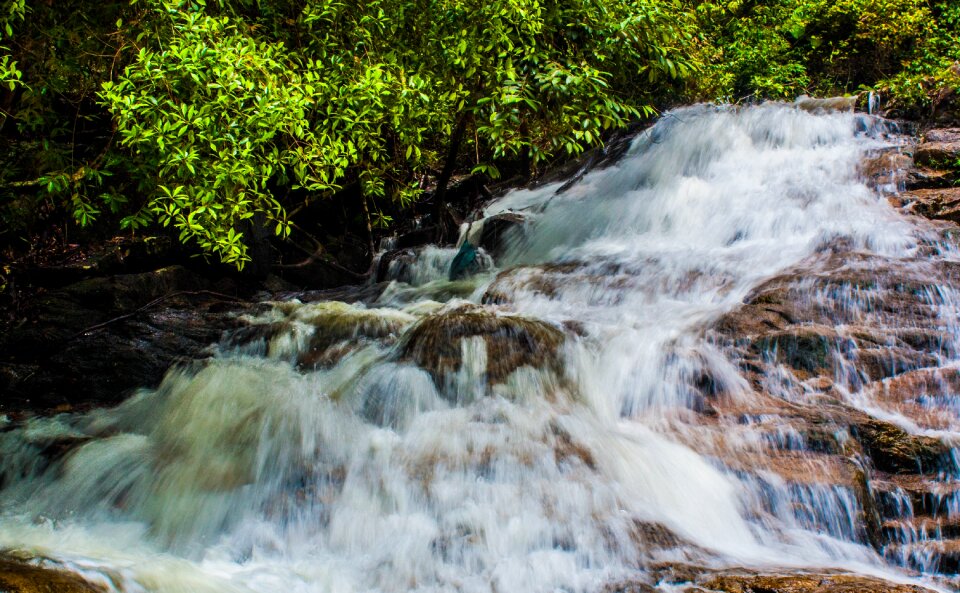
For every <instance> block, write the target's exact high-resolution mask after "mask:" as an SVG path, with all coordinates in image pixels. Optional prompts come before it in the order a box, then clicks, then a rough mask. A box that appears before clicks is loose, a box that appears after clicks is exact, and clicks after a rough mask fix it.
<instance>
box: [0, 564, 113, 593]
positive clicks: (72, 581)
mask: <svg viewBox="0 0 960 593" xmlns="http://www.w3.org/2000/svg"><path fill="white" fill-rule="evenodd" d="M0 591H3V593H104V590H103V589H102V588H100V587H95V586H93V585H91V584H90V583H88V582H87V581H85V580H83V579H82V578H80V577H78V576H77V575H75V574H72V573H69V572H67V571H65V570H55V569H51V568H43V567H41V566H36V565H33V564H27V563H26V562H20V561H17V560H15V559H11V558H0Z"/></svg>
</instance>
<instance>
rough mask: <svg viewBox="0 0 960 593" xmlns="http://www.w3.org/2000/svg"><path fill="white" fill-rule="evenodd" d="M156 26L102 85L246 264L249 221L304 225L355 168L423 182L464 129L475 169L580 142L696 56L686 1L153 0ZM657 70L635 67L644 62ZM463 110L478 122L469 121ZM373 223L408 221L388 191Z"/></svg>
mask: <svg viewBox="0 0 960 593" xmlns="http://www.w3.org/2000/svg"><path fill="white" fill-rule="evenodd" d="M139 5H140V6H142V7H144V8H145V10H146V13H145V15H144V19H143V20H144V22H148V23H149V24H148V25H147V26H146V27H145V28H144V30H143V32H141V33H140V35H139V37H140V38H141V39H142V40H143V44H142V45H141V46H140V49H139V50H138V52H137V53H136V54H135V56H134V57H133V59H132V61H131V62H130V63H129V65H128V66H127V67H126V68H125V70H124V73H123V74H122V75H121V76H118V77H117V78H116V79H115V80H113V81H108V82H105V83H104V84H103V89H102V92H101V93H100V98H101V100H102V102H103V103H104V104H105V105H106V106H107V107H108V108H109V110H110V112H111V113H112V115H113V118H114V120H115V121H116V124H117V133H118V138H119V142H120V144H121V145H122V146H123V147H124V148H125V149H127V150H128V151H129V152H128V155H129V158H130V160H131V162H132V163H133V167H132V170H133V171H135V173H136V175H135V176H136V177H137V178H138V180H139V185H140V187H142V188H144V190H145V191H146V193H147V200H146V202H145V204H144V206H143V208H141V209H140V210H138V211H137V212H136V213H135V214H132V215H131V216H128V217H127V218H125V219H124V221H123V223H122V224H124V225H126V226H131V227H132V226H138V225H142V224H145V223H147V222H149V220H150V219H151V218H155V219H156V220H157V221H159V222H160V223H161V224H163V225H173V226H175V227H176V228H177V229H179V230H180V237H181V239H182V240H192V241H195V242H196V243H197V244H198V245H199V246H200V247H201V248H202V249H203V250H204V251H205V252H207V253H211V254H215V255H217V256H219V257H220V258H221V259H223V260H224V261H227V262H232V263H236V264H238V265H241V266H242V265H243V262H244V261H245V260H246V259H247V254H246V250H245V246H244V244H243V233H242V232H241V231H240V229H241V228H242V226H241V224H240V223H241V222H242V221H244V220H247V219H249V218H251V217H252V216H253V215H254V214H255V213H263V214H265V215H266V217H267V219H269V220H270V221H272V222H273V223H275V225H276V226H275V229H276V231H277V233H278V234H286V233H288V232H289V229H290V226H289V214H288V212H290V211H291V210H292V211H296V209H297V208H298V206H299V204H297V203H290V202H285V200H284V196H285V194H287V193H288V192H289V191H291V190H305V191H306V195H307V196H308V197H307V200H310V199H315V198H317V197H324V196H330V195H332V194H334V193H335V192H336V191H337V190H339V189H340V188H342V187H344V186H345V185H346V184H352V183H356V184H358V185H359V187H360V188H361V193H362V195H363V196H364V199H369V200H371V201H372V202H373V203H374V204H376V200H378V199H387V200H392V201H394V202H396V203H398V204H399V205H401V206H405V205H409V204H410V203H411V202H412V201H413V200H415V199H416V197H417V195H418V194H419V191H420V190H419V189H418V187H417V185H416V183H415V180H417V179H418V178H420V177H422V176H423V175H424V174H427V173H429V172H430V171H436V170H438V169H439V168H441V167H442V166H443V163H442V162H441V158H440V155H442V154H445V153H446V152H447V149H448V147H449V144H450V143H451V142H452V143H454V144H455V146H454V147H453V149H454V150H456V149H457V148H458V147H457V146H456V143H457V142H458V141H459V138H460V137H461V136H462V137H466V138H468V139H470V140H471V141H472V142H473V143H474V146H473V149H472V150H470V151H469V152H470V153H471V154H473V155H475V161H474V163H473V166H474V168H475V171H479V172H486V173H488V174H491V175H495V174H496V172H497V165H496V163H497V162H498V161H502V160H503V159H514V158H526V159H528V161H529V162H530V163H531V165H533V166H536V165H537V163H539V162H541V161H543V160H545V159H548V158H550V157H552V156H554V155H556V154H567V155H572V154H577V153H579V152H581V151H583V150H584V148H586V147H588V146H591V145H598V144H600V143H601V142H602V140H601V138H602V131H603V130H606V129H609V128H611V127H618V126H623V125H625V124H626V123H627V122H629V121H630V120H632V119H635V118H637V117H641V116H645V115H650V114H651V113H653V107H652V106H651V102H652V100H653V99H654V98H655V97H657V96H658V91H661V92H662V89H663V87H664V86H665V85H666V84H668V81H671V80H676V79H681V78H683V77H685V76H687V75H688V74H689V73H690V71H691V68H692V66H691V61H690V59H689V57H688V54H689V51H688V49H689V45H690V35H689V34H688V33H686V32H685V31H684V30H683V29H682V28H680V27H677V26H676V23H678V22H680V20H682V14H683V13H682V11H681V10H680V7H679V6H678V5H673V4H669V3H653V2H648V1H639V0H593V1H590V2H583V1H574V0H561V1H555V2H542V1H541V0H495V1H488V0H470V1H462V0H456V1H454V0H439V1H427V0H372V1H369V2H363V3H353V2H340V1H337V0H312V1H309V2H303V3H300V2H297V3H294V2H289V3H286V2H282V1H277V2H271V3H265V2H263V3H253V2H246V1H243V0H237V1H234V2H230V1H227V0H220V1H218V2H216V4H213V3H210V4H208V3H206V2H204V1H202V0H193V1H175V0H144V1H141V2H139ZM638 79H640V80H643V84H638V83H637V80H638ZM458 126H459V127H463V128H468V129H467V132H466V133H464V134H460V135H458V134H456V133H455V130H456V129H457V128H458ZM373 212H375V215H374V217H373V220H372V221H371V224H372V226H375V227H384V226H386V225H388V224H389V223H390V221H391V219H390V217H389V216H386V215H384V214H383V213H382V212H381V211H380V209H379V208H377V207H374V208H373Z"/></svg>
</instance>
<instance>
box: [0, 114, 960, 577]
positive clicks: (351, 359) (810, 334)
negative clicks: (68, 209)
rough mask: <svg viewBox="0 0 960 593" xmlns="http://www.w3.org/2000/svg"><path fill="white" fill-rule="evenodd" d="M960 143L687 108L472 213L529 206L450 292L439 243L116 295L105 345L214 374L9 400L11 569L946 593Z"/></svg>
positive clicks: (951, 544) (161, 282) (835, 119)
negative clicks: (294, 271)
mask: <svg viewBox="0 0 960 593" xmlns="http://www.w3.org/2000/svg"><path fill="white" fill-rule="evenodd" d="M957 138H960V134H958V132H957V131H956V130H939V131H929V132H927V133H926V135H925V136H924V138H923V140H922V141H921V143H920V144H915V143H914V142H913V140H912V139H911V138H909V137H906V136H904V135H902V134H901V133H900V132H899V130H898V129H897V127H896V126H895V125H894V124H892V123H891V122H887V121H884V120H882V119H879V118H876V117H870V116H865V115H860V114H851V113H829V114H817V113H807V112H803V111H799V110H796V109H793V108H791V107H790V106H782V105H765V106H759V107H751V108H743V109H734V108H713V107H706V106H698V107H690V108H684V109H680V110H677V111H675V112H673V113H671V114H670V116H669V117H665V118H663V120H662V121H660V122H659V123H658V124H657V125H656V126H654V127H653V128H651V129H650V130H647V131H645V132H643V133H641V134H640V135H639V136H637V137H636V138H635V139H634V140H633V142H632V144H631V145H630V146H629V148H628V149H626V150H625V154H624V155H623V156H622V158H621V159H620V160H619V161H617V162H614V163H609V162H608V163H605V167H604V168H602V169H596V170H593V171H589V172H586V173H585V174H584V173H583V172H580V173H579V175H580V176H579V177H578V178H577V179H578V180H577V181H575V182H574V183H565V184H561V183H555V184H549V185H544V186H541V187H536V188H531V189H524V190H517V191H513V192H510V193H508V194H506V195H505V196H502V197H501V198H499V199H497V200H496V201H494V202H493V203H491V204H488V205H487V207H486V208H485V210H484V211H483V212H481V213H478V215H477V216H478V219H480V218H483V219H485V220H509V221H510V224H509V225H501V226H499V227H498V228H497V233H496V234H497V236H496V241H495V247H494V246H493V245H494V243H493V242H489V241H488V242H486V243H485V242H484V241H482V240H480V239H478V240H477V242H476V244H477V247H478V248H479V250H478V252H477V259H476V261H477V262H479V263H478V265H477V266H476V267H475V269H473V270H472V272H474V273H473V274H468V275H465V277H458V279H457V280H454V281H451V280H449V279H448V270H449V268H450V263H451V261H452V260H453V258H454V257H455V256H456V254H457V249H455V248H452V247H449V248H448V247H437V246H427V247H422V248H416V249H414V248H407V249H405V250H404V251H403V252H402V253H400V254H393V255H391V256H389V257H387V258H386V259H385V260H384V262H383V265H381V266H379V267H378V272H377V278H376V282H375V283H371V284H370V285H368V286H365V287H357V288H353V289H344V290H341V291H336V292H329V291H328V292H319V293H297V294H288V293H277V294H274V295H272V296H269V297H267V298H265V299H264V300H263V302H261V303H258V304H249V303H234V302H232V301H218V302H217V303H216V304H215V305H210V306H207V305H203V306H198V305H196V304H195V303H194V302H193V301H191V300H190V299H192V298H195V297H196V296H197V294H198V293H199V292H201V291H203V290H209V291H210V292H214V291H213V290H212V287H206V286H203V285H202V284H199V283H202V280H200V279H196V278H194V277H192V276H191V275H190V274H189V273H187V272H185V271H183V270H179V269H172V270H166V271H163V272H160V273H159V275H158V276H155V275H153V273H147V275H145V276H138V277H136V278H132V277H131V278H124V279H122V280H118V281H117V287H118V289H117V293H116V295H115V296H114V297H109V298H115V299H119V300H117V303H119V305H118V306H120V307H122V308H123V310H124V311H126V312H131V313H134V315H131V316H130V317H129V318H124V319H122V320H121V321H118V322H116V323H115V324H112V325H111V326H110V327H109V328H105V331H104V333H105V334H107V335H113V334H111V332H114V333H117V334H123V337H124V340H135V339H136V338H135V337H133V336H136V335H137V330H136V327H137V326H136V325H135V324H141V327H143V326H145V327H146V328H148V329H147V334H148V336H150V339H149V340H147V341H146V342H142V344H146V346H145V347H147V348H154V347H155V346H150V345H149V344H150V343H151V341H152V343H156V342H158V341H159V342H163V341H164V340H165V339H166V338H164V336H168V335H171V332H169V331H168V329H166V328H168V327H171V326H169V324H168V325H165V324H166V323H167V321H170V320H172V321H171V323H173V325H174V326H176V327H179V328H186V329H189V330H190V331H187V332H183V333H184V334H185V339H186V340H187V341H186V342H183V346H184V351H183V354H184V355H185V357H186V358H190V359H196V358H198V357H199V359H197V360H191V361H189V362H185V363H184V364H181V365H179V366H178V367H176V368H174V369H172V370H170V371H169V372H168V373H167V374H166V375H165V376H164V377H163V378H162V380H160V378H159V373H157V372H156V369H154V368H153V367H154V366H157V365H154V364H153V363H151V364H150V365H146V366H145V367H144V369H145V370H144V371H143V374H141V375H138V376H137V377H138V379H137V380H138V381H140V382H142V383H145V384H146V385H144V388H143V389H141V390H139V391H137V392H135V393H134V395H133V396H132V397H130V398H128V399H126V400H125V401H123V402H118V400H117V399H112V400H111V399H110V398H109V397H107V396H108V395H109V394H101V392H100V391H89V393H95V394H100V395H94V396H92V397H94V398H95V399H96V400H97V401H98V402H104V403H110V404H111V405H112V404H114V403H118V405H116V406H115V407H113V408H107V407H96V408H93V409H89V410H80V409H78V410H66V409H63V410H59V411H58V410H53V411H52V412H51V413H48V414H44V415H40V416H34V417H27V416H23V417H20V416H15V415H12V414H11V415H10V417H9V418H8V419H7V420H6V423H5V424H4V425H3V427H2V431H0V450H3V451H4V456H5V463H4V466H3V468H2V470H0V504H2V505H3V514H2V515H0V549H3V550H6V551H7V556H4V557H2V559H0V588H2V587H6V588H7V589H8V590H11V591H16V592H17V593H20V592H24V593H26V592H33V591H52V590H65V591H83V592H86V591H103V592H106V591H122V592H125V593H132V592H138V593H139V592H141V591H148V592H151V593H153V592H157V593H166V592H171V593H172V592H178V591H191V592H193V591H197V592H201V593H202V592H206V591H210V592H213V591H216V592H218V593H220V592H228V593H229V592H238V593H239V592H242V593H253V592H256V593H268V592H269V593H272V592H277V591H296V592H305V593H315V592H316V593H321V592H327V591H330V592H333V591H358V592H359V591H384V592H406V591H461V592H467V593H473V592H484V593H486V592H489V591H523V592H532V593H537V592H541V591H542V592H548V591H549V592H552V591H569V592H577V593H579V592H583V593H651V592H654V591H661V592H664V593H677V592H683V593H705V592H707V593H709V592H715V593H719V592H723V593H748V592H750V593H852V592H854V591H875V592H881V593H921V592H926V591H954V590H957V588H958V587H960V577H958V571H960V466H958V461H960V460H958V456H957V447H958V446H960V248H958V241H957V237H958V235H957V231H958V227H957V224H956V223H957V222H958V220H957V218H956V217H955V215H954V213H953V210H954V209H955V208H956V207H957V206H956V205H955V204H954V201H955V200H954V198H953V197H952V195H953V194H952V192H953V188H954V185H953V184H954V182H955V181H956V179H955V177H954V175H955V173H954V172H953V171H952V170H951V169H947V168H944V167H943V165H944V163H945V159H947V160H949V159H950V158H953V157H954V156H956V155H957V153H956V151H955V150H954V145H955V144H956V143H957V142H956V139H957ZM951 151H953V152H951ZM491 228H493V227H491ZM471 244H473V243H471ZM488 251H489V252H488ZM144 287H145V288H144ZM141 289H142V290H141ZM165 290H172V291H174V292H179V293H182V294H180V297H181V299H182V300H174V301H173V302H171V303H169V304H170V305H171V306H170V307H169V308H167V309H160V310H157V311H140V307H142V305H143V304H144V302H149V301H151V299H156V298H158V297H159V296H161V295H160V294H157V293H158V291H159V292H160V293H162V292H163V291H165ZM98 291H99V292H98ZM91 294H92V295H99V296H90V295H91ZM108 294H111V293H109V291H107V292H104V287H103V286H101V285H100V284H97V283H96V282H94V283H93V284H90V283H89V282H88V284H86V285H81V286H74V287H65V288H64V289H62V290H60V291H57V292H55V293H54V294H53V295H51V296H50V299H51V301H50V302H51V307H60V309H69V308H70V307H69V306H65V305H64V303H65V302H70V299H80V300H82V301H83V303H84V304H83V306H84V307H85V308H84V311H88V312H93V313H89V314H83V315H81V317H91V316H92V315H93V314H94V313H95V314H96V316H97V317H96V319H93V318H90V319H86V320H83V321H81V320H77V319H70V320H67V323H68V324H72V325H69V327H68V329H65V330H59V331H60V334H56V331H54V330H56V327H57V325H56V323H54V322H52V321H51V322H50V323H49V326H48V327H47V331H49V332H52V333H53V334H56V335H61V334H66V333H67V332H68V331H69V333H71V334H72V333H76V332H78V331H80V330H82V329H84V328H85V327H88V325H89V324H91V323H93V322H97V321H98V320H100V319H101V318H104V319H106V318H108V317H109V313H107V312H106V310H105V307H104V299H106V298H108V297H107V296H105V295H108ZM218 294H220V293H218ZM85 295H86V296H85ZM138 295H139V296H138ZM221 296H222V294H221ZM141 301H144V302H141ZM138 311H140V312H139V313H138ZM160 311H168V312H169V311H177V312H179V313H177V314H176V315H170V314H168V317H164V314H161V313H160ZM51 319H53V318H51ZM48 321H49V320H48ZM172 333H177V332H172ZM18 339H20V340H22V343H23V344H26V346H30V344H31V342H30V336H29V335H22V336H19V338H18ZM43 339H44V337H43V335H40V336H39V337H37V338H35V341H36V342H37V343H39V342H40V341H42V340H43ZM206 342H213V345H212V346H207V347H206V349H204V346H203V344H205V343H206ZM125 343H130V342H129V341H122V340H120V341H116V344H125ZM179 344H181V343H180V342H176V343H171V344H168V346H169V348H168V350H171V351H173V350H176V349H177V348H179ZM26 346H25V347H26ZM34 346H36V344H34ZM77 352H78V351H76V350H70V351H65V352H63V353H60V354H57V355H56V356H59V357H60V359H62V360H64V362H71V358H70V356H71V354H76V353H77ZM165 356H168V354H164V355H163V356H158V357H156V360H169V359H168V358H164V357H165ZM151 360H154V359H151ZM157 364H159V363H157ZM151 365H152V366H151ZM76 366H77V367H80V368H83V365H80V364H76ZM25 368H26V367H16V368H15V370H17V372H21V370H23V369H25ZM90 368H95V365H94V367H90ZM27 370H29V369H27ZM151 373H152V374H151ZM31 380H33V381H35V379H31ZM117 381H119V379H117ZM17 384H18V385H20V386H21V388H23V389H26V387H24V386H26V385H30V383H29V382H23V381H21V382H19V383H17ZM76 385H77V386H78V388H80V389H89V388H88V387H85V386H89V385H91V383H90V382H87V383H84V382H78V383H76ZM121 385H124V386H126V385H127V383H123V382H122V381H119V382H118V383H116V384H115V385H114V387H117V388H118V389H119V388H120V387H121ZM63 393H66V391H64V392H63ZM116 395H117V396H119V395H120V394H119V393H118V394H116ZM63 397H67V396H66V395H64V396H63ZM41 407H42V406H41ZM57 587H60V588H59V589H58V588H57ZM64 587H66V588H64Z"/></svg>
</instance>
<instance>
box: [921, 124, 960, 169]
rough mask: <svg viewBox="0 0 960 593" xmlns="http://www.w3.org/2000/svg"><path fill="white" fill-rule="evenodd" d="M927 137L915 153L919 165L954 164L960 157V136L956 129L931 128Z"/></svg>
mask: <svg viewBox="0 0 960 593" xmlns="http://www.w3.org/2000/svg"><path fill="white" fill-rule="evenodd" d="M926 138H927V141H926V142H924V143H923V144H920V145H919V146H917V149H916V150H915V151H914V153H913V160H914V161H915V162H916V163H917V164H918V165H929V166H934V167H935V166H937V165H952V164H954V163H955V162H956V161H957V159H960V136H958V135H957V134H956V132H955V131H954V130H931V131H929V132H927V134H926Z"/></svg>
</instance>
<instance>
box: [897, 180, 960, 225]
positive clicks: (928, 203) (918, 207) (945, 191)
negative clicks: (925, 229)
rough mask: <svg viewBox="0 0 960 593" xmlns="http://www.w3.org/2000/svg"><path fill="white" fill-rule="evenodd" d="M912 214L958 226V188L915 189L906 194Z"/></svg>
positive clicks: (959, 214) (959, 220)
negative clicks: (911, 207)
mask: <svg viewBox="0 0 960 593" xmlns="http://www.w3.org/2000/svg"><path fill="white" fill-rule="evenodd" d="M905 197H906V198H907V199H909V200H913V201H914V204H913V212H914V213H916V214H919V215H920V216H925V217H926V218H932V219H935V220H947V221H950V222H953V223H956V224H960V187H947V188H934V189H915V190H911V191H909V192H907V194H906V196H905Z"/></svg>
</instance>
